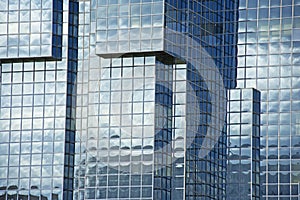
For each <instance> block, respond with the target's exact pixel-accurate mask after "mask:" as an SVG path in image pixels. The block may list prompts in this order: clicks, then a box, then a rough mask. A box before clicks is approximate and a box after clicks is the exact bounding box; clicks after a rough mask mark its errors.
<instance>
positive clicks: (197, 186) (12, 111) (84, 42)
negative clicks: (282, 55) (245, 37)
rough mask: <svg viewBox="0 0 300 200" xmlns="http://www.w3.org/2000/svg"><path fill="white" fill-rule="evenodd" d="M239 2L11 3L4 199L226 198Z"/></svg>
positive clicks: (2, 35) (4, 50)
mask: <svg viewBox="0 0 300 200" xmlns="http://www.w3.org/2000/svg"><path fill="white" fill-rule="evenodd" d="M237 6H238V2H237V1H236V0H221V1H215V0H205V1H197V0H190V1H176V0H78V1H77V0H74V1H73V0H47V1H45V0H32V1H29V0H24V1H23V0H22V1H11V0H2V1H1V2H0V52H1V55H0V66H1V67H0V69H1V71H0V75H1V85H0V86H1V88H0V92H1V101H0V103H1V107H0V108H1V109H0V152H1V154H0V199H3V200H4V199H5V200H7V199H145V200H150V199H172V200H173V199H174V200H176V199H179V200H181V199H187V200H188V199H226V193H225V189H226V173H227V169H226V164H227V163H226V159H227V151H226V142H227V138H226V109H227V105H226V101H227V90H228V89H231V88H234V87H235V86H236V79H235V77H236V57H235V54H236V41H237V39H236V27H237V26H236V22H237V19H236V17H237V14H236V11H237Z"/></svg>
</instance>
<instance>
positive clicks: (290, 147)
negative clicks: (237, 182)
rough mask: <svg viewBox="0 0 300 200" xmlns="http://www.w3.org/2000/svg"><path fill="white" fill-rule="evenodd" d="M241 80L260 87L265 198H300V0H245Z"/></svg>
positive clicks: (245, 84)
mask: <svg viewBox="0 0 300 200" xmlns="http://www.w3.org/2000/svg"><path fill="white" fill-rule="evenodd" d="M238 32H239V36H238V71H237V79H238V80H237V86H238V87H239V88H245V87H247V88H249V87H253V88H256V89H258V90H260V91H261V101H262V102H261V113H262V114H261V142H260V146H261V150H260V157H261V172H260V181H261V187H260V190H261V199H272V200H273V199H289V200H291V199H298V198H299V182H300V181H299V180H300V179H299V177H300V160H299V159H300V157H299V155H300V148H299V144H300V135H299V133H300V131H299V130H300V129H299V127H300V126H299V122H300V121H299V119H300V62H299V61H300V54H299V53H300V48H299V45H300V38H299V36H300V1H299V0H282V1H281V0H260V1H252V0H240V2H239V30H238Z"/></svg>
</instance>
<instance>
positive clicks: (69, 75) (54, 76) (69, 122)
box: [0, 0, 78, 200]
mask: <svg viewBox="0 0 300 200" xmlns="http://www.w3.org/2000/svg"><path fill="white" fill-rule="evenodd" d="M77 24H78V3H77V2H75V1H72V0H64V1H62V0H51V1H50V0H47V1H40V0H30V1H29V0H24V1H8V0H2V1H1V2H0V43H1V44H0V49H1V50H0V52H1V53H0V54H1V55H0V62H1V63H0V77H1V85H0V92H1V101H0V102H1V106H0V199H44V200H46V199H48V200H49V199H57V200H58V199H73V198H72V192H73V191H72V186H73V162H74V150H75V147H74V140H75V101H76V96H75V93H76V89H75V87H76V69H77V35H78V33H77Z"/></svg>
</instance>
